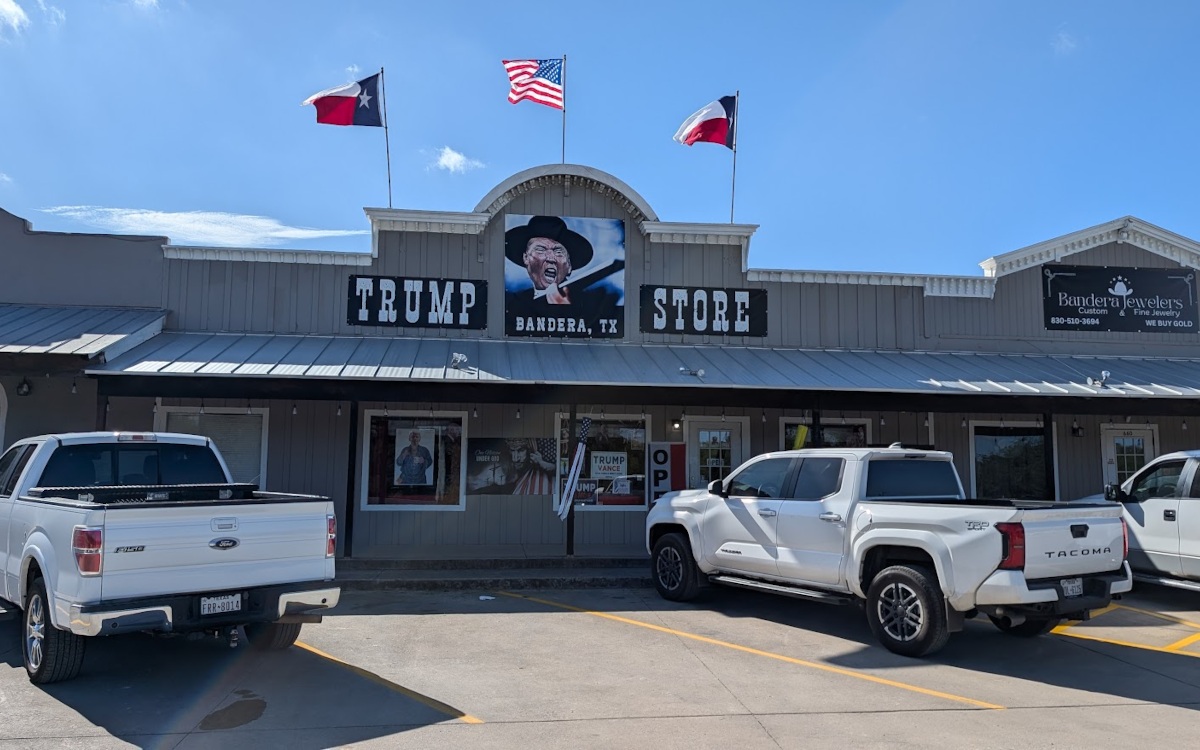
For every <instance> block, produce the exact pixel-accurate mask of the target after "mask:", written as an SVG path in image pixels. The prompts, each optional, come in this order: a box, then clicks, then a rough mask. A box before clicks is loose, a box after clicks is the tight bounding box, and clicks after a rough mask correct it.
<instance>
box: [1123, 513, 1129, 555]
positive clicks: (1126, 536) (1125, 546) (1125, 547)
mask: <svg viewBox="0 0 1200 750" xmlns="http://www.w3.org/2000/svg"><path fill="white" fill-rule="evenodd" d="M1128 557H1129V524H1127V523H1125V519H1124V518H1122V519H1121V559H1122V560H1125V559H1127V558H1128Z"/></svg>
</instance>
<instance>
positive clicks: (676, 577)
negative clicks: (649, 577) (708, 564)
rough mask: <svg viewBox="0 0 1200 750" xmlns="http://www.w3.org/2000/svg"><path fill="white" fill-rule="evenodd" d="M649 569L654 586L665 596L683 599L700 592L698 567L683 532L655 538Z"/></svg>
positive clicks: (692, 596) (690, 598)
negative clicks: (656, 539)
mask: <svg viewBox="0 0 1200 750" xmlns="http://www.w3.org/2000/svg"><path fill="white" fill-rule="evenodd" d="M651 573H652V574H653V576H654V588H656V589H658V594H659V596H661V597H662V598H664V599H668V600H670V601H673V602H686V601H691V600H692V599H695V598H696V595H697V594H699V593H700V577H701V573H700V569H699V568H698V567H696V561H695V559H693V558H692V545H691V544H689V543H688V540H687V537H686V536H684V535H683V534H680V533H672V534H664V535H663V536H662V537H661V538H660V539H659V540H658V541H657V542H655V544H654V555H653V556H652V557H651Z"/></svg>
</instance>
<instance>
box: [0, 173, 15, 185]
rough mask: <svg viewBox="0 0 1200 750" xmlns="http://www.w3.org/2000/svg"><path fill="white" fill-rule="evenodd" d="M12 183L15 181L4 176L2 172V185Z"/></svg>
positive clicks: (0, 180) (0, 175)
mask: <svg viewBox="0 0 1200 750" xmlns="http://www.w3.org/2000/svg"><path fill="white" fill-rule="evenodd" d="M12 181H13V179H12V178H11V177H9V176H8V175H6V174H4V173H3V172H0V184H4V185H11V184H12Z"/></svg>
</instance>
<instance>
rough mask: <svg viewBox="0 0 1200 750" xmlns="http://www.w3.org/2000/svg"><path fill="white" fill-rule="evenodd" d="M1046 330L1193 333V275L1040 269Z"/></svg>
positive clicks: (1112, 269) (1162, 271)
mask: <svg viewBox="0 0 1200 750" xmlns="http://www.w3.org/2000/svg"><path fill="white" fill-rule="evenodd" d="M1042 301H1043V304H1042V308H1043V312H1044V315H1045V326H1046V330H1050V331H1124V332H1135V331H1144V332H1149V333H1195V332H1196V329H1197V315H1196V274H1195V272H1194V271H1192V270H1190V269H1186V268H1169V269H1168V268H1119V267H1114V266H1060V265H1044V266H1042Z"/></svg>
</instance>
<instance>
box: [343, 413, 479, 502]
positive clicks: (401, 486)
mask: <svg viewBox="0 0 1200 750" xmlns="http://www.w3.org/2000/svg"><path fill="white" fill-rule="evenodd" d="M368 416H369V418H368V420H367V424H366V425H365V426H364V427H365V432H366V438H367V441H368V442H367V465H366V467H365V469H366V483H365V486H364V488H363V489H364V491H365V498H364V500H363V507H364V508H367V509H375V508H378V509H382V508H383V506H386V507H387V509H388V510H404V509H405V506H413V507H414V508H417V507H420V508H426V507H436V508H439V509H449V508H456V509H461V508H463V507H464V499H465V494H464V492H463V488H464V486H465V473H466V472H465V466H464V464H463V447H464V446H463V420H462V417H461V416H457V415H455V416H434V417H429V416H420V417H417V416H407V415H391V416H381V415H372V414H369V415H368ZM414 433H415V443H416V445H415V446H414V445H413V443H414ZM421 449H424V450H421Z"/></svg>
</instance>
